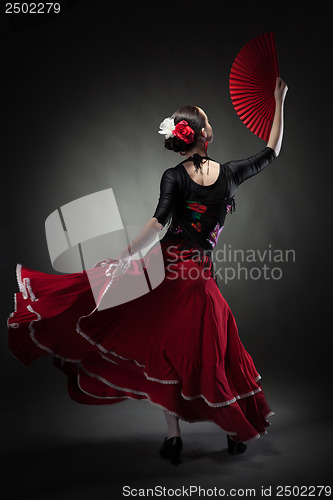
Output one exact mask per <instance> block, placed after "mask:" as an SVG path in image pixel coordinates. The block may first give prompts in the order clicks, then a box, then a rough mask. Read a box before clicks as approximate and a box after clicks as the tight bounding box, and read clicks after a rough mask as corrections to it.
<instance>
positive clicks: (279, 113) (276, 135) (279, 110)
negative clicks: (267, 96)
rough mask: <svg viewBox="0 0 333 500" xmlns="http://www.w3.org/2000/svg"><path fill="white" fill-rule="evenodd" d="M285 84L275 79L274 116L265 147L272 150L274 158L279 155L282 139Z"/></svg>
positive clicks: (279, 79) (286, 88)
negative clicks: (274, 154)
mask: <svg viewBox="0 0 333 500" xmlns="http://www.w3.org/2000/svg"><path fill="white" fill-rule="evenodd" d="M287 90H288V87H287V84H286V83H285V82H284V81H283V80H282V79H281V78H280V77H278V78H277V79H276V86H275V91H274V97H275V114H274V120H273V124H272V129H271V133H270V136H269V140H268V143H267V146H268V147H269V148H272V149H274V151H275V153H276V156H278V154H279V153H280V150H281V145H282V138H283V125H284V124H283V106H284V100H285V97H286V94H287Z"/></svg>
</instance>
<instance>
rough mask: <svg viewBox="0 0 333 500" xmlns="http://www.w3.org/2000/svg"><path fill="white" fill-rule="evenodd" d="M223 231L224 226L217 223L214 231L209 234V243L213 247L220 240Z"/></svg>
mask: <svg viewBox="0 0 333 500" xmlns="http://www.w3.org/2000/svg"><path fill="white" fill-rule="evenodd" d="M222 229H223V226H221V227H220V224H219V223H217V224H216V226H215V227H214V229H213V231H211V232H210V233H209V238H207V241H209V243H210V244H211V245H212V247H215V245H216V243H217V240H218V239H219V236H220V234H221V231H222Z"/></svg>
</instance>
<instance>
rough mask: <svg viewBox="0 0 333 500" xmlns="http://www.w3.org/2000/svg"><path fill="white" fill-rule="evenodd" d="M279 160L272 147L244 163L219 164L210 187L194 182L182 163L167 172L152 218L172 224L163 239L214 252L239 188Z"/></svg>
mask: <svg viewBox="0 0 333 500" xmlns="http://www.w3.org/2000/svg"><path fill="white" fill-rule="evenodd" d="M275 158H276V153H275V151H274V150H273V149H272V148H269V147H266V148H265V149H264V150H263V151H261V152H260V153H258V154H256V155H254V156H251V157H249V158H246V159H244V160H237V161H230V162H227V163H224V164H223V165H221V164H220V172H219V176H218V178H217V180H216V181H215V182H214V183H213V184H210V185H208V186H202V185H200V184H198V183H197V182H195V181H194V180H193V179H192V178H191V177H190V175H189V174H188V173H187V171H186V169H185V167H184V165H183V163H184V162H185V161H188V158H187V159H186V160H184V161H182V162H181V163H179V164H178V165H177V166H175V167H172V168H168V169H167V170H165V171H164V173H163V175H162V178H161V183H160V197H159V201H158V205H157V207H156V210H155V212H154V215H153V217H156V218H157V220H158V221H159V222H160V223H161V224H162V226H165V224H166V223H167V222H168V221H169V219H170V218H171V224H170V226H169V227H168V230H167V232H166V233H165V235H164V237H163V238H162V239H163V240H169V239H172V240H173V241H174V240H177V239H181V240H183V241H184V240H185V241H188V242H190V243H191V244H192V245H193V244H194V245H196V246H199V247H200V248H204V249H212V248H214V246H215V245H216V243H217V240H218V238H219V235H220V233H221V231H222V229H223V224H224V221H225V217H226V215H227V213H228V212H229V211H230V210H231V211H232V208H233V206H234V195H235V193H236V190H237V188H238V186H239V185H240V184H241V183H242V182H244V181H245V180H246V179H249V178H250V177H253V176H254V175H256V174H257V173H259V172H261V171H262V170H263V169H264V168H265V167H266V166H267V165H269V164H270V163H271V162H272V161H273V160H274V159H275Z"/></svg>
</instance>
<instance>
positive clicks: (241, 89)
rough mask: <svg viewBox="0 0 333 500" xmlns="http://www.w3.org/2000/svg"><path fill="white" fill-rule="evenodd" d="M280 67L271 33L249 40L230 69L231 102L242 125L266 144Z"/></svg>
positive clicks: (273, 109)
mask: <svg viewBox="0 0 333 500" xmlns="http://www.w3.org/2000/svg"><path fill="white" fill-rule="evenodd" d="M277 76H279V63H278V58H277V53H276V46H275V36H274V33H273V32H269V33H263V34H262V35H259V36H257V37H256V38H253V39H252V40H250V41H249V42H248V43H247V44H246V45H244V47H243V48H242V49H241V50H240V52H239V53H238V55H237V57H236V59H235V60H234V63H233V65H232V68H231V72H230V80H229V88H230V95H231V100H232V103H233V105H234V108H235V110H236V113H237V114H238V116H239V118H240V119H241V120H242V122H243V123H244V124H245V125H246V126H247V128H249V129H250V130H251V132H253V133H254V134H256V135H257V136H258V137H260V138H261V139H264V141H268V138H269V134H270V131H271V127H272V122H273V118H274V111H275V98H274V89H275V83H276V78H277Z"/></svg>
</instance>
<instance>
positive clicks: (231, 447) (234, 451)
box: [227, 434, 247, 455]
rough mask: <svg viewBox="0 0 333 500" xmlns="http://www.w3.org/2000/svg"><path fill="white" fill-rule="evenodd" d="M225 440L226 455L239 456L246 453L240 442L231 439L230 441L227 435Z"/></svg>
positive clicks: (243, 445) (244, 446)
mask: <svg viewBox="0 0 333 500" xmlns="http://www.w3.org/2000/svg"><path fill="white" fill-rule="evenodd" d="M227 440H228V453H230V455H240V454H241V453H244V452H245V451H246V449H247V445H246V444H245V443H243V442H242V441H234V440H233V439H231V437H230V436H229V434H227Z"/></svg>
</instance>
